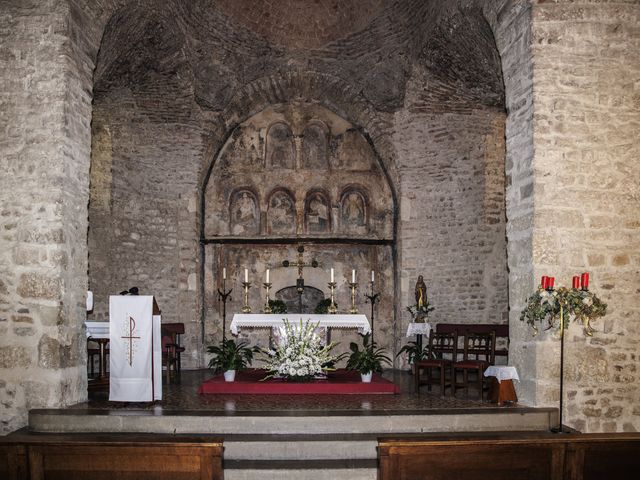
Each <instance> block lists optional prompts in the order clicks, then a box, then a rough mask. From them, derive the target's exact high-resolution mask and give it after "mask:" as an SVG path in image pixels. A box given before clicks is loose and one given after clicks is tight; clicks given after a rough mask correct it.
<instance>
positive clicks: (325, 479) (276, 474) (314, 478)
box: [224, 460, 378, 480]
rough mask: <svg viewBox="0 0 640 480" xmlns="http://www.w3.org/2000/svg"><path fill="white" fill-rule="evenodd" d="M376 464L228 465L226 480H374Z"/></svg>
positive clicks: (275, 463) (245, 462)
mask: <svg viewBox="0 0 640 480" xmlns="http://www.w3.org/2000/svg"><path fill="white" fill-rule="evenodd" d="M377 473H378V470H377V462H376V461H375V460H371V461H358V460H351V461H348V460H347V461H345V460H338V461H336V460H315V461H314V460H297V461H296V460H290V461H233V460H231V461H227V460H225V462H224V478H225V480H265V479H278V480H339V479H348V480H375V479H376V478H377Z"/></svg>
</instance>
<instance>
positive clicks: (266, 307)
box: [262, 270, 273, 313]
mask: <svg viewBox="0 0 640 480" xmlns="http://www.w3.org/2000/svg"><path fill="white" fill-rule="evenodd" d="M268 280H269V270H267V281H266V282H265V283H263V284H262V285H263V286H264V288H265V289H266V290H267V294H266V296H265V300H264V308H263V309H262V310H263V312H264V313H272V312H273V310H271V305H269V302H270V301H271V298H269V290H270V289H271V284H270V283H269V282H268Z"/></svg>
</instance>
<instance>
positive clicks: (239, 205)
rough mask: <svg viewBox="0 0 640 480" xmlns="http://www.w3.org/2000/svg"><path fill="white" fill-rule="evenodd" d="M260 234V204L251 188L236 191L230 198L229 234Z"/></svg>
mask: <svg viewBox="0 0 640 480" xmlns="http://www.w3.org/2000/svg"><path fill="white" fill-rule="evenodd" d="M259 233H260V202H259V199H258V196H257V195H256V194H255V191H254V190H253V189H252V188H250V187H241V188H237V189H235V190H234V191H233V192H232V193H231V195H230V196H229V234H231V235H241V236H243V235H257V234H259Z"/></svg>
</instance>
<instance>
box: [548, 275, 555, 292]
mask: <svg viewBox="0 0 640 480" xmlns="http://www.w3.org/2000/svg"><path fill="white" fill-rule="evenodd" d="M554 283H556V277H549V288H550V289H551V290H553V284H554Z"/></svg>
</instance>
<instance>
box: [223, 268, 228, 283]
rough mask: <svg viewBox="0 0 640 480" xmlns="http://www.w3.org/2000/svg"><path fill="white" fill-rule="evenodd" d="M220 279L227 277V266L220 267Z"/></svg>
mask: <svg viewBox="0 0 640 480" xmlns="http://www.w3.org/2000/svg"><path fill="white" fill-rule="evenodd" d="M222 279H223V280H226V279H227V268H226V267H224V268H223V269H222Z"/></svg>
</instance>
